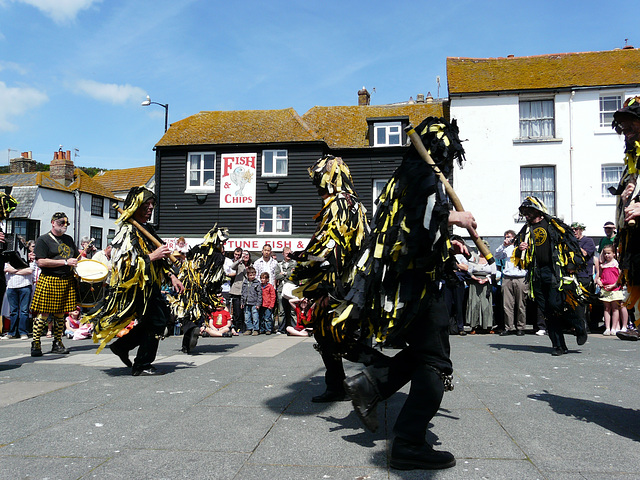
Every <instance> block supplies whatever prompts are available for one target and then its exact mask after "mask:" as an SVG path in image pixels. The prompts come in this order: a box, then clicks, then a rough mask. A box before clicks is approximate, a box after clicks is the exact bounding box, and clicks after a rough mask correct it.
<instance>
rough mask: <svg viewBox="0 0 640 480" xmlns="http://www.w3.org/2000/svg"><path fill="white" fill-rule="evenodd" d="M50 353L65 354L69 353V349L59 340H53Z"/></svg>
mask: <svg viewBox="0 0 640 480" xmlns="http://www.w3.org/2000/svg"><path fill="white" fill-rule="evenodd" d="M51 353H59V354H61V355H66V354H68V353H69V349H68V348H65V347H64V345H63V344H62V342H61V341H59V340H54V341H53V345H52V347H51Z"/></svg>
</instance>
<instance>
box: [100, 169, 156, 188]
mask: <svg viewBox="0 0 640 480" xmlns="http://www.w3.org/2000/svg"><path fill="white" fill-rule="evenodd" d="M155 172H156V167H155V166H154V165H151V166H148V167H136V168H123V169H120V170H107V171H105V172H100V173H98V174H97V175H96V176H95V177H93V180H94V181H96V182H98V183H100V184H101V185H102V186H103V187H105V188H106V189H107V190H109V191H110V192H122V191H125V190H129V189H130V188H131V187H137V186H139V185H145V184H146V183H147V182H148V181H149V179H150V178H151V177H153V175H155Z"/></svg>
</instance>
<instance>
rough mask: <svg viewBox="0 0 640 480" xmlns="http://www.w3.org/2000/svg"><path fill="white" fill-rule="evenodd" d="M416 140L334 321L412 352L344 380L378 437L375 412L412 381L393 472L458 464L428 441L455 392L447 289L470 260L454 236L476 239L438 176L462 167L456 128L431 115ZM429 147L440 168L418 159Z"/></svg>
mask: <svg viewBox="0 0 640 480" xmlns="http://www.w3.org/2000/svg"><path fill="white" fill-rule="evenodd" d="M416 132H417V134H416V136H413V135H411V137H412V146H411V147H410V149H409V151H408V152H407V154H405V157H404V159H403V161H402V164H401V165H400V167H399V168H398V169H397V170H396V172H395V173H394V175H393V177H392V178H391V180H390V181H389V182H388V183H387V185H386V187H385V188H384V190H383V192H382V194H381V195H380V197H379V199H378V210H377V212H376V216H375V218H374V221H373V225H372V232H371V235H370V236H369V237H368V241H367V242H365V245H364V247H363V249H362V251H361V253H360V255H358V256H357V258H356V259H355V261H354V265H355V267H354V270H355V280H354V283H353V286H352V287H351V289H350V290H349V294H348V295H347V299H346V300H347V302H346V304H345V305H344V308H343V309H341V311H339V312H338V313H337V318H336V319H335V320H334V322H333V324H334V325H335V328H336V329H343V330H344V331H347V332H349V331H357V332H360V333H361V334H370V335H372V336H374V337H375V339H376V341H377V342H379V343H380V344H382V345H385V344H398V343H402V342H405V343H406V345H407V346H406V347H405V348H403V349H402V350H401V351H400V352H399V353H397V354H396V355H395V356H393V357H388V356H386V355H380V356H376V357H374V358H373V361H372V362H371V364H370V365H369V366H368V367H366V368H365V369H364V371H363V372H362V373H359V374H358V375H355V376H353V377H349V378H347V379H346V380H345V382H344V384H345V388H346V390H347V392H348V393H349V395H350V396H351V400H352V402H353V406H354V409H355V411H356V413H357V414H358V416H359V417H360V419H361V420H362V422H363V423H364V425H365V427H366V428H367V429H369V430H371V431H375V430H376V429H377V428H378V418H377V413H376V405H377V404H378V403H379V402H380V401H382V400H385V399H387V398H389V397H390V396H391V395H393V394H394V393H395V392H397V391H398V390H399V389H400V388H402V387H403V386H404V385H405V384H407V383H408V382H411V389H410V391H409V395H408V397H407V400H406V402H405V404H404V406H403V407H402V410H401V411H400V414H399V415H398V418H397V420H396V423H395V426H394V433H395V439H394V441H393V446H392V448H391V467H393V468H397V469H402V470H409V469H441V468H448V467H452V466H453V465H455V463H456V461H455V458H454V456H453V455H452V454H451V453H449V452H444V451H436V450H434V449H433V447H432V446H431V445H430V444H429V443H427V441H426V439H425V436H426V432H427V427H428V425H429V421H430V420H431V419H432V418H433V416H434V415H435V414H436V412H437V411H438V408H439V407H440V402H441V401H442V397H443V394H444V392H445V391H446V390H451V389H452V388H453V385H452V381H451V375H452V372H453V368H452V363H451V359H450V358H449V350H450V349H449V331H448V329H449V314H448V310H447V305H446V302H445V298H444V293H443V289H442V288H441V285H442V281H443V280H444V279H445V278H446V276H447V274H448V272H451V274H453V263H454V261H455V260H454V253H463V254H465V255H468V254H469V252H468V250H467V249H466V247H465V246H464V244H463V243H461V242H458V241H455V240H451V239H450V238H449V226H450V225H457V226H459V227H462V228H466V229H467V230H468V231H469V233H470V234H471V236H472V238H474V239H475V238H477V234H476V233H475V229H476V226H477V225H476V221H475V219H474V217H473V215H472V214H471V213H470V212H465V211H449V206H448V202H447V196H446V195H445V190H444V186H443V181H442V178H443V176H442V175H439V173H440V172H442V174H443V175H445V176H446V175H447V174H448V173H449V172H450V171H451V170H452V168H453V163H454V161H456V160H457V161H458V162H460V163H462V161H463V160H464V150H463V148H462V145H461V144H460V140H459V138H458V128H457V125H456V123H455V121H453V122H451V123H449V122H447V121H446V120H445V119H444V118H435V117H429V118H427V119H426V120H424V121H423V122H422V123H421V124H420V125H419V126H418V127H417V128H416ZM423 142H424V145H427V147H428V150H427V156H428V157H429V158H431V159H432V161H433V163H431V162H428V163H427V161H426V158H424V157H423V156H422V155H421V154H420V151H419V150H420V147H421V146H422V144H423ZM449 197H450V198H451V195H449ZM354 322H355V325H353V323H354ZM343 323H346V324H347V325H348V324H352V326H351V328H345V326H343ZM354 327H356V328H354ZM346 356H347V358H349V356H348V355H346Z"/></svg>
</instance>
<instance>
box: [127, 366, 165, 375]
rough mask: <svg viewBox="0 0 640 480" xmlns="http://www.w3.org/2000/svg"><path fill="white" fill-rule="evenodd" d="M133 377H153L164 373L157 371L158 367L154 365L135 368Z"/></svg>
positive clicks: (132, 371) (132, 372)
mask: <svg viewBox="0 0 640 480" xmlns="http://www.w3.org/2000/svg"><path fill="white" fill-rule="evenodd" d="M131 375H133V376H134V377H151V376H153V375H162V372H159V371H158V370H156V367H154V366H153V365H146V366H142V367H133V370H131Z"/></svg>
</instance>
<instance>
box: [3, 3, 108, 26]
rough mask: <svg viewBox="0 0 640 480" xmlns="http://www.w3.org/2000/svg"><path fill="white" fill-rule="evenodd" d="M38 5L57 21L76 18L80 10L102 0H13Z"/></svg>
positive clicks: (39, 8)
mask: <svg viewBox="0 0 640 480" xmlns="http://www.w3.org/2000/svg"><path fill="white" fill-rule="evenodd" d="M13 1H15V2H19V3H26V4H27V5H31V6H32V7H36V8H37V9H38V10H40V11H42V13H44V14H45V15H47V16H49V17H51V18H52V19H53V21H54V22H56V23H64V22H66V21H70V20H75V18H76V16H77V15H78V12H80V11H81V10H86V9H88V8H89V7H91V6H92V5H93V4H95V3H100V2H102V0H13Z"/></svg>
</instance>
